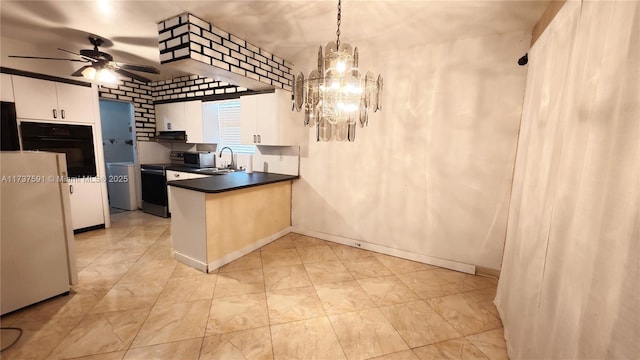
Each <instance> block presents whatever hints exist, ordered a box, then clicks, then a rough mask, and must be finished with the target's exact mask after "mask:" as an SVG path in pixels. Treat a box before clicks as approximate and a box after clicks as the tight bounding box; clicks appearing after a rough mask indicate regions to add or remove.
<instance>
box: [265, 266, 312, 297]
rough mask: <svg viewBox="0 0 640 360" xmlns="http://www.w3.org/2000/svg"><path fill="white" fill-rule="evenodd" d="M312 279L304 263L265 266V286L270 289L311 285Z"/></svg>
mask: <svg viewBox="0 0 640 360" xmlns="http://www.w3.org/2000/svg"><path fill="white" fill-rule="evenodd" d="M309 285H311V281H310V280H309V277H308V276H307V272H306V270H305V269H304V266H302V265H285V266H278V267H265V268H264V286H265V288H266V289H267V291H269V290H277V289H290V288H295V287H302V286H309Z"/></svg>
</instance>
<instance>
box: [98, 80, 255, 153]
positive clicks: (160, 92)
mask: <svg viewBox="0 0 640 360" xmlns="http://www.w3.org/2000/svg"><path fill="white" fill-rule="evenodd" d="M247 91H249V90H248V89H246V88H243V87H240V86H235V85H231V84H229V83H226V82H222V81H216V80H214V79H211V78H208V77H204V76H200V75H189V76H182V77H179V78H175V79H169V80H161V81H156V82H152V83H149V84H143V83H141V82H139V81H137V80H133V79H123V80H121V81H120V82H119V83H118V84H117V85H114V86H107V85H104V86H101V87H100V88H99V96H100V98H102V99H109V100H120V101H127V102H130V103H132V104H133V108H134V112H135V115H134V116H135V121H136V139H137V140H138V141H150V140H152V139H153V138H154V137H155V133H156V117H155V105H154V104H155V103H156V102H159V101H162V102H169V101H179V100H181V99H184V100H187V99H201V98H206V97H215V96H216V95H224V94H238V95H240V94H241V93H243V92H247Z"/></svg>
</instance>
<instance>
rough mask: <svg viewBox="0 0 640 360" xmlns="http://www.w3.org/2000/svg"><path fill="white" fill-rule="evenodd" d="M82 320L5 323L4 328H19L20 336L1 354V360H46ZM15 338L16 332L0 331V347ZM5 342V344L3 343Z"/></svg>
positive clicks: (77, 318)
mask: <svg viewBox="0 0 640 360" xmlns="http://www.w3.org/2000/svg"><path fill="white" fill-rule="evenodd" d="M80 320H82V316H77V317H61V318H53V319H50V320H48V321H44V320H41V321H35V320H23V319H21V320H20V321H18V322H14V321H5V319H4V318H3V319H2V326H4V327H7V326H9V327H19V328H21V329H22V336H21V337H20V339H19V340H18V342H16V343H15V345H13V346H12V347H11V348H9V349H7V350H5V351H3V352H2V356H1V358H2V359H3V360H13V359H15V360H32V359H33V360H35V359H46V358H47V356H48V355H49V354H50V353H51V352H52V351H53V349H55V348H56V346H58V344H60V342H61V341H62V340H63V339H64V338H65V337H66V336H67V335H68V334H69V333H70V332H71V330H72V329H73V328H74V327H75V326H76V325H77V324H78V323H79V322H80ZM16 337H17V331H14V330H2V337H0V339H2V341H1V346H2V347H3V348H4V347H6V346H8V345H9V344H10V343H11V342H13V340H14V339H16ZM5 341H6V342H5Z"/></svg>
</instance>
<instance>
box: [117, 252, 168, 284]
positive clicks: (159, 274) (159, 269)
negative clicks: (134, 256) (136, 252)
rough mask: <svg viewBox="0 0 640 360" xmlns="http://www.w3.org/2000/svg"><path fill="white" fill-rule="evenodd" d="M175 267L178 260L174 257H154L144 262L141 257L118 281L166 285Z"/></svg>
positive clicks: (121, 282) (122, 282) (120, 282)
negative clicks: (159, 258) (158, 258)
mask: <svg viewBox="0 0 640 360" xmlns="http://www.w3.org/2000/svg"><path fill="white" fill-rule="evenodd" d="M145 255H146V254H145ZM143 257H144V255H143ZM175 267H176V261H175V260H174V259H173V258H170V259H161V260H157V259H154V260H149V261H147V262H143V261H142V258H140V260H139V261H138V262H137V263H135V264H134V265H133V266H132V267H131V268H130V269H129V271H127V273H126V274H124V276H123V277H122V278H121V279H120V280H119V281H118V283H119V284H125V283H126V284H135V283H141V282H144V283H153V284H155V285H159V286H164V285H165V284H166V283H167V280H169V278H170V277H171V274H172V273H173V269H174V268H175Z"/></svg>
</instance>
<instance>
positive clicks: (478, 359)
mask: <svg viewBox="0 0 640 360" xmlns="http://www.w3.org/2000/svg"><path fill="white" fill-rule="evenodd" d="M413 352H414V353H415V354H416V355H417V356H418V358H419V359H420V360H432V359H441V360H488V359H489V358H487V357H486V356H485V355H484V354H483V353H482V352H481V351H480V350H478V348H477V347H475V346H473V344H471V343H470V342H469V341H468V340H466V339H465V338H458V339H453V340H449V341H445V342H441V343H437V344H433V345H427V346H424V347H420V348H417V349H413Z"/></svg>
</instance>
